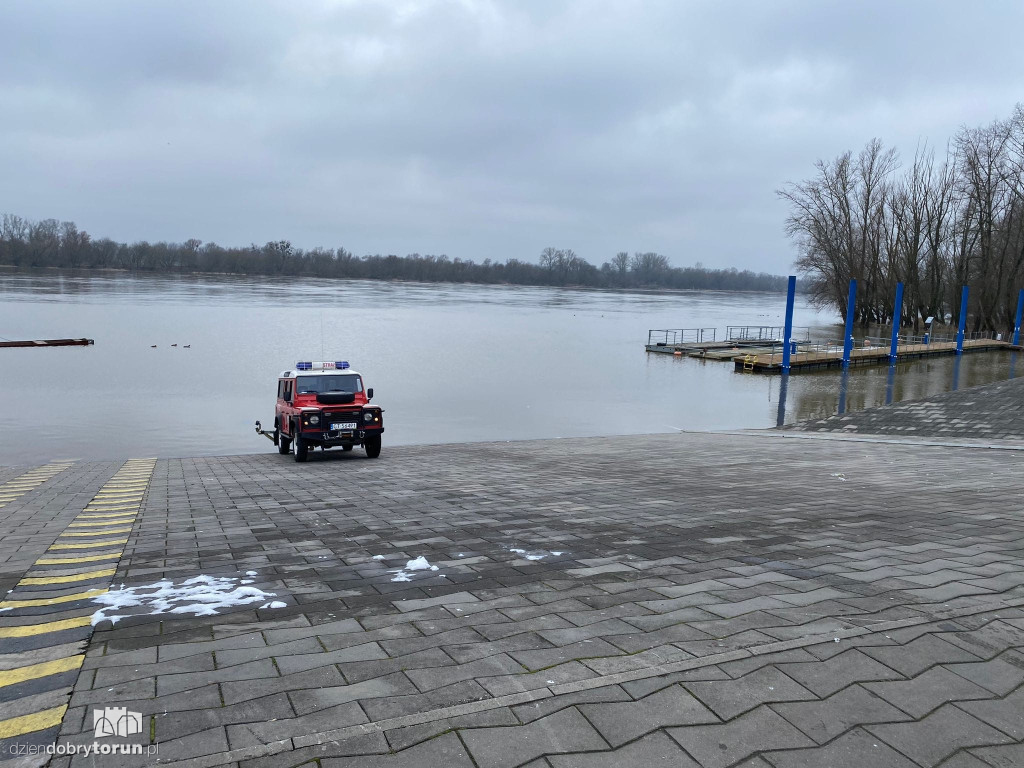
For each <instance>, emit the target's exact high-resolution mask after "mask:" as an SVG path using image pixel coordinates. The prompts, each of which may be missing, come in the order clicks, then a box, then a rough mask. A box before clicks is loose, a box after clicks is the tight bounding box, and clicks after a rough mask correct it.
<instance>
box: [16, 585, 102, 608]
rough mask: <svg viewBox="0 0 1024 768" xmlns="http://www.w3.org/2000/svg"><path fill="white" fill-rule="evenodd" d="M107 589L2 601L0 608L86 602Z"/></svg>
mask: <svg viewBox="0 0 1024 768" xmlns="http://www.w3.org/2000/svg"><path fill="white" fill-rule="evenodd" d="M108 591H109V590H107V589H90V590H89V591H87V592H76V593H75V594H73V595H64V596H63V597H39V598H36V599H35V600H4V601H3V602H0V608H36V607H38V606H40V605H57V604H58V603H73V602H74V601H75V600H88V599H89V598H90V597H96V596H97V595H102V594H105V593H107V592H108Z"/></svg>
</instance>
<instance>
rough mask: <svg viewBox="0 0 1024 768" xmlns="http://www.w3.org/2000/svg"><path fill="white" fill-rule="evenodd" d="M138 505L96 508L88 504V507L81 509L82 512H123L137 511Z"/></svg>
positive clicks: (115, 505)
mask: <svg viewBox="0 0 1024 768" xmlns="http://www.w3.org/2000/svg"><path fill="white" fill-rule="evenodd" d="M138 508H139V505H138V504H114V505H112V506H109V507H108V506H96V505H94V504H90V505H89V506H88V507H86V508H85V509H83V510H82V511H83V512H124V511H125V510H126V509H129V510H131V509H138Z"/></svg>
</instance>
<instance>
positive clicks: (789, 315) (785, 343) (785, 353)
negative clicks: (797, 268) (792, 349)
mask: <svg viewBox="0 0 1024 768" xmlns="http://www.w3.org/2000/svg"><path fill="white" fill-rule="evenodd" d="M795 299H796V275H790V276H789V287H788V288H787V289H786V328H785V330H784V332H783V335H782V372H783V373H789V342H790V339H791V338H792V337H793V302H794V301H795Z"/></svg>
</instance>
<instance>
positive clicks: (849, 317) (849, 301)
mask: <svg viewBox="0 0 1024 768" xmlns="http://www.w3.org/2000/svg"><path fill="white" fill-rule="evenodd" d="M1021 294H1022V295H1024V291H1021ZM856 304H857V278H855V277H851V278H850V293H849V295H848V296H847V297H846V336H845V338H844V340H843V368H849V367H850V353H852V352H853V312H854V308H855V306H856ZM1017 324H1018V325H1020V323H1017ZM840 413H842V411H840Z"/></svg>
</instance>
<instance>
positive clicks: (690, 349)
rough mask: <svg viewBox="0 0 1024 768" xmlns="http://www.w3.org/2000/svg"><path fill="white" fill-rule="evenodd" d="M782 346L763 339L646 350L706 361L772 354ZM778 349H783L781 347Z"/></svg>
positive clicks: (689, 344) (652, 346)
mask: <svg viewBox="0 0 1024 768" xmlns="http://www.w3.org/2000/svg"><path fill="white" fill-rule="evenodd" d="M781 344H782V342H781V341H776V342H772V341H765V340H763V339H761V340H732V341H708V342H700V343H685V344H648V345H646V347H645V349H646V350H647V351H648V352H657V353H659V354H662V355H676V356H681V355H685V356H687V357H699V358H703V359H706V360H732V359H733V358H735V357H736V356H740V357H742V356H743V355H751V354H756V355H761V354H771V351H772V348H773V346H778V345H781ZM778 348H779V349H781V346H778Z"/></svg>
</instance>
